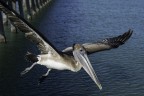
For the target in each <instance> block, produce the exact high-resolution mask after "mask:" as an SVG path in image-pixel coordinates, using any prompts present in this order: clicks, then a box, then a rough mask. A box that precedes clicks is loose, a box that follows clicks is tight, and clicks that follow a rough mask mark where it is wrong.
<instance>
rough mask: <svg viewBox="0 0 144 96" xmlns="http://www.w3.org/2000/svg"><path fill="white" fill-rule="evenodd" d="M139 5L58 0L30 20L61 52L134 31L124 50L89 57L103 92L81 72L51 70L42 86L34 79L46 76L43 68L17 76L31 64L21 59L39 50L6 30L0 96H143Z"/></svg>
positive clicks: (0, 59) (122, 0) (0, 46)
mask: <svg viewBox="0 0 144 96" xmlns="http://www.w3.org/2000/svg"><path fill="white" fill-rule="evenodd" d="M143 2H144V1H143V0H139V2H136V1H135V0H127V1H125V0H115V1H113V0H108V1H106V0H91V1H88V0H56V1H53V2H52V3H51V5H50V6H49V7H46V8H45V9H44V10H43V11H41V12H40V14H38V15H37V16H36V17H35V18H34V20H33V21H32V24H33V25H34V26H35V27H36V28H37V29H38V30H40V31H41V32H42V33H43V34H44V35H45V36H46V37H47V38H48V39H49V40H50V41H51V42H52V43H53V44H54V45H55V46H56V47H57V48H58V49H59V50H62V49H64V48H65V47H67V46H71V45H72V44H73V43H76V42H78V43H84V42H95V41H97V40H100V39H103V38H106V37H112V36H116V35H120V34H122V33H123V32H125V31H127V30H128V29H129V28H132V29H133V30H134V34H133V36H132V38H130V40H129V41H128V42H126V44H125V45H123V46H121V47H119V48H118V49H114V50H110V51H105V52H99V53H96V54H92V55H90V56H89V58H90V61H91V62H92V64H93V67H94V69H95V71H96V73H97V75H98V77H99V79H100V81H101V83H102V85H103V90H102V91H99V90H98V88H97V87H96V85H95V84H94V83H93V81H92V80H91V79H90V77H89V76H88V75H87V74H86V73H85V72H84V70H81V71H80V72H78V73H73V72H70V71H57V70H52V72H51V73H50V74H49V76H48V78H47V80H46V81H45V82H43V83H42V84H41V85H40V86H38V85H37V84H38V81H37V80H38V78H39V77H40V76H41V75H42V74H44V73H45V72H46V71H47V69H46V68H45V67H42V66H36V67H34V69H33V70H31V71H30V72H29V73H27V74H26V75H24V76H23V77H20V72H21V71H23V70H24V69H25V68H26V67H28V66H30V64H31V63H29V62H27V61H26V60H25V59H24V55H25V53H26V52H27V51H32V52H33V53H36V54H38V50H37V48H36V46H34V45H33V44H32V43H30V42H29V41H28V40H26V39H25V38H24V34H23V33H22V32H18V33H17V34H14V33H10V31H9V29H8V28H6V35H7V40H8V43H7V44H0V96H46V95H48V96H80V95H81V96H143V95H144V94H143V93H144V64H143V62H144V59H143V57H144V55H143V54H144V51H143V50H142V49H143V45H144V42H143V39H142V38H144V35H143V30H144V27H143V25H144V22H143V21H144V14H143V13H144V10H143V9H144V6H143Z"/></svg>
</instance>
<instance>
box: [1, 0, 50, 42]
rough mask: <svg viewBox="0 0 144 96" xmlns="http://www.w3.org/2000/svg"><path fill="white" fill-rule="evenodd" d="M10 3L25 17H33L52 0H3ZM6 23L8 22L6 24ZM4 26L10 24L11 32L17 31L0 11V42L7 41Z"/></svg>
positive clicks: (11, 6) (10, 5)
mask: <svg viewBox="0 0 144 96" xmlns="http://www.w3.org/2000/svg"><path fill="white" fill-rule="evenodd" d="M1 1H3V2H5V3H6V4H8V6H9V7H10V8H12V9H13V10H16V12H18V13H19V14H20V15H21V16H22V17H23V18H25V19H32V17H33V15H35V14H37V13H38V12H39V10H40V9H42V8H43V7H44V6H45V5H47V4H48V3H50V1H52V0H1ZM5 23H6V24H5ZM4 26H9V27H10V29H11V32H17V29H16V28H15V27H14V26H13V24H12V23H11V22H10V23H9V22H8V20H7V16H6V15H5V14H3V13H2V12H1V11H0V42H6V36H5V31H4Z"/></svg>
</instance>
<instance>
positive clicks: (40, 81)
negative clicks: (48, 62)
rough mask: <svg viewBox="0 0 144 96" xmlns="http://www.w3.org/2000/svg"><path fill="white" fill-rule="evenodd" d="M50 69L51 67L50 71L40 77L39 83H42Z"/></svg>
mask: <svg viewBox="0 0 144 96" xmlns="http://www.w3.org/2000/svg"><path fill="white" fill-rule="evenodd" d="M50 71H51V69H48V71H47V72H46V73H45V74H43V75H42V76H41V77H40V78H39V82H38V85H39V84H41V83H42V82H43V81H44V80H45V79H46V77H47V76H48V74H49V72H50Z"/></svg>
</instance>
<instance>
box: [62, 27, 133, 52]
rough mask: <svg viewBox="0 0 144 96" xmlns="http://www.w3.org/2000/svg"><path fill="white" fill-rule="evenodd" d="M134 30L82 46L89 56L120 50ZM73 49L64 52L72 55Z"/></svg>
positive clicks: (69, 48)
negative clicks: (105, 51)
mask: <svg viewBox="0 0 144 96" xmlns="http://www.w3.org/2000/svg"><path fill="white" fill-rule="evenodd" d="M132 33H133V30H131V29H130V30H128V31H127V32H125V33H124V34H122V35H119V36H117V37H113V38H106V39H103V40H101V41H98V42H96V43H84V44H82V45H83V47H84V48H85V50H86V51H87V53H88V54H92V53H95V52H99V51H104V50H110V49H113V48H118V47H119V46H120V45H123V44H124V43H125V42H126V41H127V40H128V39H129V38H130V37H131V35H132ZM72 50H73V48H72V47H68V48H66V49H64V50H63V52H64V53H67V54H71V52H72Z"/></svg>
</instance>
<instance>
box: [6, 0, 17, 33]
mask: <svg viewBox="0 0 144 96" xmlns="http://www.w3.org/2000/svg"><path fill="white" fill-rule="evenodd" d="M8 5H9V7H10V8H12V9H14V10H15V7H14V5H15V4H14V3H13V2H12V0H8ZM10 29H11V32H16V28H15V26H14V25H13V23H12V22H10Z"/></svg>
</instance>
